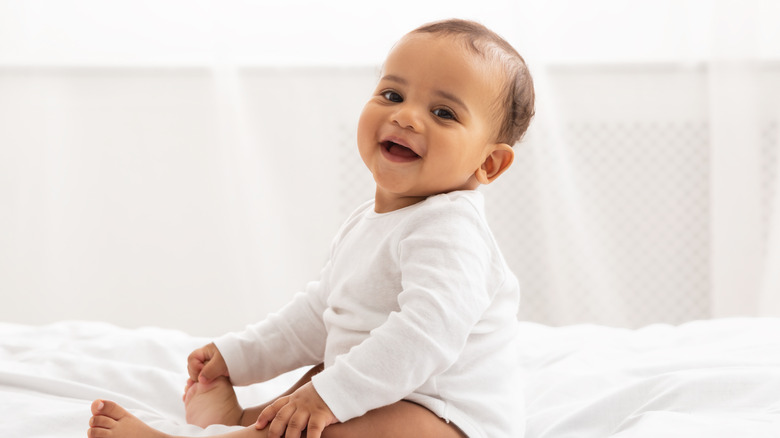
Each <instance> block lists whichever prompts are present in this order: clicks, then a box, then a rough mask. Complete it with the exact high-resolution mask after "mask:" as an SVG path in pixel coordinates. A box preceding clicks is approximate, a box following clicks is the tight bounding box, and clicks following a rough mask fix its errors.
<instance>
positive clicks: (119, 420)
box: [87, 400, 465, 438]
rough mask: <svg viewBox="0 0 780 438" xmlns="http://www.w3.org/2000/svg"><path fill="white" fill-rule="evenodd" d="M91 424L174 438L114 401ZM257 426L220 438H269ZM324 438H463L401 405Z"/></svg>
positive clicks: (113, 431)
mask: <svg viewBox="0 0 780 438" xmlns="http://www.w3.org/2000/svg"><path fill="white" fill-rule="evenodd" d="M92 415H93V417H92V418H91V419H90V420H89V426H90V428H89V431H88V432H87V436H88V437H89V438H108V437H111V438H174V437H172V436H171V435H168V434H164V433H162V432H160V431H159V430H155V429H153V428H151V427H149V426H148V425H146V424H144V422H143V421H141V420H139V419H138V417H136V416H134V415H132V414H130V413H129V412H127V411H126V410H125V409H124V408H122V407H121V406H119V405H118V404H116V403H114V402H111V401H107V400H106V401H104V400H95V402H94V403H92ZM267 430H268V428H266V429H263V430H256V429H255V428H254V426H249V427H245V428H243V429H241V430H236V431H234V432H229V433H226V434H223V435H218V437H220V438H266V431H267ZM322 436H323V438H352V437H355V438H365V437H373V438H390V437H398V436H414V437H431V438H434V437H435V438H463V437H465V435H463V434H462V433H461V432H460V430H459V429H458V428H456V427H455V426H454V425H452V424H447V423H445V422H444V421H443V420H442V419H440V418H438V417H437V416H436V415H434V414H433V413H431V412H430V411H429V410H427V409H425V408H424V407H422V406H419V405H416V404H414V403H410V402H406V401H400V402H398V403H394V404H392V405H390V406H385V407H382V408H379V409H375V410H373V411H370V412H368V413H367V414H365V415H363V416H362V417H358V418H355V419H352V420H350V421H347V422H346V423H339V424H333V425H331V426H328V427H327V428H325V431H324V432H323V434H322Z"/></svg>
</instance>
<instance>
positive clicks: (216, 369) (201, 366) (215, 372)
mask: <svg viewBox="0 0 780 438" xmlns="http://www.w3.org/2000/svg"><path fill="white" fill-rule="evenodd" d="M187 372H188V373H189V375H190V381H192V382H201V383H210V382H211V381H212V380H214V379H216V378H217V377H220V376H225V377H230V375H229V374H228V369H227V364H226V363H225V359H223V358H222V354H221V353H220V352H219V350H218V349H217V346H216V345H214V343H213V342H212V343H210V344H208V345H205V346H203V347H200V348H198V349H197V350H195V351H193V352H192V353H190V355H189V357H188V358H187Z"/></svg>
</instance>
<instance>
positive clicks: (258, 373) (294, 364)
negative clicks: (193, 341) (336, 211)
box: [214, 264, 329, 386]
mask: <svg viewBox="0 0 780 438" xmlns="http://www.w3.org/2000/svg"><path fill="white" fill-rule="evenodd" d="M328 271H329V264H328V265H326V267H325V269H323V273H322V275H321V278H320V280H319V281H315V282H311V283H309V284H308V285H307V287H306V289H305V291H304V292H299V293H297V294H296V295H295V296H294V297H293V299H292V301H291V302H290V303H288V304H287V305H286V306H284V307H283V308H282V309H281V310H280V311H279V312H277V313H275V314H272V315H270V316H268V317H267V318H266V319H264V320H262V321H260V322H259V323H257V324H253V325H250V326H247V327H246V329H245V330H244V331H242V332H237V333H229V334H227V335H224V336H222V337H220V338H218V339H216V340H215V341H214V344H215V345H216V346H217V348H218V349H219V351H220V353H221V354H222V356H223V357H224V358H225V363H226V364H227V367H228V372H229V373H230V380H231V382H232V383H233V384H234V385H239V386H243V385H250V384H252V383H259V382H264V381H266V380H269V379H272V378H274V377H276V376H278V375H280V374H282V373H284V372H287V371H291V370H294V369H297V368H300V367H302V366H306V365H315V364H318V363H321V362H322V361H323V357H324V352H325V338H326V335H327V331H326V329H325V325H324V322H323V319H322V314H323V312H324V311H325V306H326V296H327V272H328Z"/></svg>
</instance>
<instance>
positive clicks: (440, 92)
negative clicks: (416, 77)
mask: <svg viewBox="0 0 780 438" xmlns="http://www.w3.org/2000/svg"><path fill="white" fill-rule="evenodd" d="M382 80H385V81H390V82H395V83H398V84H401V85H408V84H409V81H407V80H406V79H404V78H402V77H400V76H396V75H385V76H383V77H382ZM433 93H434V94H436V95H438V96H440V97H443V98H445V99H448V100H451V101H453V102H455V103H456V104H458V105H459V106H461V107H463V109H464V110H465V111H466V112H467V113H468V112H469V108H468V106H466V104H465V103H463V101H462V100H460V98H458V96H456V95H454V94H452V93H449V92H447V91H444V90H433Z"/></svg>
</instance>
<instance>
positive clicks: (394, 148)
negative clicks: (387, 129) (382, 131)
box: [382, 141, 420, 160]
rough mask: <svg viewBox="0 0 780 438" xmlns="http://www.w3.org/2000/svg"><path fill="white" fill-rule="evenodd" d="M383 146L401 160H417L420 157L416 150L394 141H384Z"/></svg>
mask: <svg viewBox="0 0 780 438" xmlns="http://www.w3.org/2000/svg"><path fill="white" fill-rule="evenodd" d="M382 148H384V150H385V151H387V153H388V154H390V155H391V156H393V157H396V158H399V159H401V160H415V159H417V158H420V156H419V155H417V153H416V152H415V151H413V150H411V149H409V148H408V147H406V146H403V145H400V144H398V143H395V142H392V141H383V142H382Z"/></svg>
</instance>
